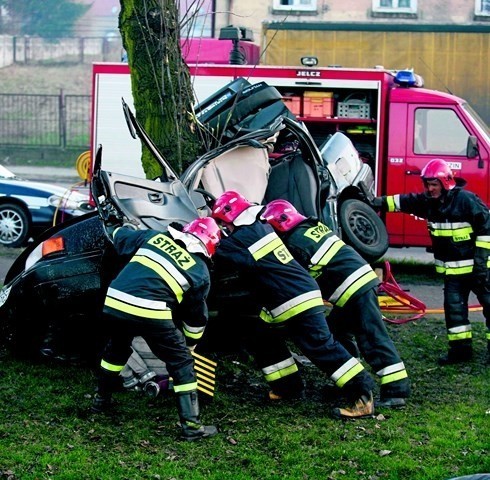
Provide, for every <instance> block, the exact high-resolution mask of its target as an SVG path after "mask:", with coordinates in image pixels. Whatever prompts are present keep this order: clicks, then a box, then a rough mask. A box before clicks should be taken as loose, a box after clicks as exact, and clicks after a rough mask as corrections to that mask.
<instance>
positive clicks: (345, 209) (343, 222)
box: [339, 199, 389, 263]
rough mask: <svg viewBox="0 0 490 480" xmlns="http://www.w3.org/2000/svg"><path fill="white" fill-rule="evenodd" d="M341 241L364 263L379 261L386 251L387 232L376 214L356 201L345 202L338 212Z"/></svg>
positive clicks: (387, 245) (387, 243) (387, 244)
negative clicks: (359, 256)
mask: <svg viewBox="0 0 490 480" xmlns="http://www.w3.org/2000/svg"><path fill="white" fill-rule="evenodd" d="M339 222H340V227H341V231H342V240H344V242H345V243H347V244H348V245H350V246H351V247H353V248H354V249H355V250H356V251H357V252H358V253H359V254H360V255H361V256H362V257H363V258H364V259H365V260H366V261H368V262H369V263H373V262H375V261H376V260H379V259H380V258H381V257H382V256H383V255H384V254H385V253H386V250H388V247H389V242H388V232H387V231H386V226H385V224H384V223H383V221H382V220H381V218H379V216H378V215H377V213H376V212H375V211H374V210H373V209H372V208H371V207H370V206H369V205H366V204H365V203H363V202H361V201H360V200H356V199H348V200H345V201H344V202H343V203H342V204H341V206H340V211H339Z"/></svg>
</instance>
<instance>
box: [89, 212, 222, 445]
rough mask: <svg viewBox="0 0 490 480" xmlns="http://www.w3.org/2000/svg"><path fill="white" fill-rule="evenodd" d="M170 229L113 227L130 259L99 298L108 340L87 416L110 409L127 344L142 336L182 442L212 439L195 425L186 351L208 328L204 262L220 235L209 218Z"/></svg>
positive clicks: (122, 251) (207, 280)
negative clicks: (162, 377) (170, 389)
mask: <svg viewBox="0 0 490 480" xmlns="http://www.w3.org/2000/svg"><path fill="white" fill-rule="evenodd" d="M172 225H173V226H169V227H168V228H167V230H166V231H156V230H132V229H129V228H126V227H118V228H116V229H115V230H114V232H113V234H112V237H113V243H114V247H115V249H116V251H117V253H118V254H119V255H121V256H123V257H126V256H127V257H129V258H130V260H129V261H128V263H127V264H126V265H125V266H124V268H123V269H122V270H121V272H120V273H119V274H118V275H117V277H116V278H115V279H114V280H113V281H112V282H111V284H110V286H109V289H108V292H107V295H106V298H105V302H104V309H103V313H104V315H105V317H106V318H107V320H108V326H109V330H110V340H109V342H108V343H107V345H106V347H105V349H104V351H103V354H102V360H101V363H100V368H99V375H98V386H97V393H96V394H95V397H94V399H93V403H92V411H94V412H104V411H107V410H108V409H109V408H110V406H111V403H112V393H113V392H114V391H116V389H117V388H118V386H119V383H120V379H121V377H120V376H119V373H120V372H121V370H122V369H123V368H124V365H125V364H126V362H127V360H128V358H129V357H130V355H131V342H132V340H133V338H134V337H135V336H141V337H143V338H144V339H145V340H146V342H147V344H148V346H149V347H150V349H151V350H152V352H153V353H154V354H155V355H156V356H157V357H158V358H159V359H161V360H162V361H164V362H165V364H166V366H167V369H168V372H169V375H170V376H171V377H172V378H173V384H174V393H175V394H176V395H175V397H176V401H177V410H178V413H179V417H180V424H181V427H182V438H183V439H185V440H188V441H193V440H198V439H201V438H205V437H211V436H213V435H215V434H216V433H217V429H216V428H215V427H214V426H207V425H202V424H201V421H200V419H199V404H198V398H197V381H196V375H195V372H194V361H193V358H192V355H191V353H190V349H192V348H194V347H195V345H196V343H197V342H198V341H199V339H200V338H201V336H202V334H203V332H204V328H205V325H206V322H207V313H208V312H207V305H206V298H207V295H208V292H209V288H210V276H209V270H208V265H207V263H208V261H209V259H210V258H211V257H212V255H213V254H214V253H215V249H216V246H217V244H218V243H219V240H220V237H221V233H220V230H219V227H218V225H217V224H216V222H215V221H214V220H213V219H212V218H210V217H206V218H200V219H196V220H194V221H192V222H191V223H188V224H187V225H185V226H184V227H183V229H182V231H180V229H179V228H177V227H178V225H177V224H172ZM174 311H175V313H178V314H179V318H183V319H185V320H183V321H182V327H181V328H182V330H181V329H180V328H177V326H176V324H175V323H174V320H173V317H174V315H173V313H174Z"/></svg>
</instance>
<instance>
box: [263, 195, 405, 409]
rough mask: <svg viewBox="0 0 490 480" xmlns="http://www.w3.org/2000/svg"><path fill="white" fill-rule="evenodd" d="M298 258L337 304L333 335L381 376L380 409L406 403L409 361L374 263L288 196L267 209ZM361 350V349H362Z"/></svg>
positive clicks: (267, 217) (268, 217) (265, 215)
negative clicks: (387, 319)
mask: <svg viewBox="0 0 490 480" xmlns="http://www.w3.org/2000/svg"><path fill="white" fill-rule="evenodd" d="M261 219H263V220H265V221H267V222H268V223H269V224H270V225H271V226H272V227H273V228H274V230H275V231H276V232H277V233H278V234H279V235H280V237H281V239H282V240H283V242H284V243H285V245H286V247H287V248H288V250H289V251H290V252H291V254H292V255H293V257H294V258H295V260H297V261H298V263H299V264H300V265H302V266H303V267H304V268H306V269H307V270H308V271H309V273H310V275H311V276H312V277H313V278H315V279H316V281H317V283H318V285H319V286H320V290H321V292H322V295H323V298H324V299H326V300H328V301H329V302H330V303H331V304H332V305H333V308H332V311H331V312H330V314H329V316H328V318H327V322H328V325H329V327H330V330H331V332H332V334H333V335H334V337H335V338H336V339H337V340H338V341H339V342H340V343H342V344H343V345H344V347H345V348H346V349H347V350H348V351H349V352H350V353H351V354H352V355H355V356H359V351H360V353H361V355H362V357H363V358H364V359H365V360H366V362H367V363H368V364H369V365H370V366H371V368H372V369H373V370H374V371H375V372H376V375H377V376H378V377H379V379H380V400H379V402H377V403H376V405H377V406H381V407H403V406H405V404H406V401H405V399H406V398H408V397H409V396H410V383H409V381H408V374H407V371H406V369H405V365H404V363H403V362H402V360H401V358H400V355H399V354H398V352H397V350H396V347H395V345H394V344H393V341H392V340H391V338H390V336H389V334H388V331H387V329H386V326H385V324H384V321H383V316H382V314H381V310H380V308H379V302H378V297H377V286H378V285H379V279H378V277H377V275H376V273H375V272H374V271H373V269H372V268H371V266H370V265H369V264H368V263H367V262H366V261H365V260H364V259H363V258H362V257H361V256H360V255H359V254H358V253H357V252H356V251H355V250H354V249H353V248H352V247H350V246H349V245H346V244H345V243H344V242H343V241H342V240H341V239H340V238H339V237H337V235H335V234H334V233H333V232H332V230H330V229H329V228H328V227H327V226H326V225H324V224H323V223H321V222H319V221H318V220H316V219H314V218H307V217H305V216H303V215H301V214H300V213H299V212H298V211H297V210H296V208H295V207H294V206H293V205H292V204H291V203H289V202H288V201H286V200H273V201H272V202H270V203H268V204H267V206H266V209H265V210H264V211H263V212H262V215H261ZM358 349H359V350H358Z"/></svg>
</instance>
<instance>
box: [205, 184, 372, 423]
mask: <svg viewBox="0 0 490 480" xmlns="http://www.w3.org/2000/svg"><path fill="white" fill-rule="evenodd" d="M263 209H264V207H263V206H262V205H255V204H252V203H250V202H249V201H248V200H247V199H245V198H244V197H243V196H242V195H241V194H239V193H237V192H234V191H227V192H225V193H223V194H222V195H221V196H220V197H219V198H218V199H217V200H216V202H215V203H214V206H213V208H212V216H213V217H214V218H215V219H216V220H217V221H218V223H220V224H221V226H222V227H223V232H226V231H228V236H226V235H225V234H223V239H222V241H221V243H220V246H219V248H218V249H217V251H216V257H215V266H216V268H217V269H218V268H220V267H222V266H223V265H225V266H232V267H235V268H237V269H238V271H239V273H240V275H242V276H243V277H245V279H246V281H247V282H248V284H249V286H250V287H251V289H252V291H253V293H254V298H255V300H256V301H257V306H259V308H258V309H257V313H258V311H259V310H260V307H262V309H261V311H260V318H261V319H262V321H263V322H265V324H264V323H262V322H261V324H262V325H264V326H265V325H267V327H268V328H267V329H266V328H263V331H262V333H261V334H260V335H257V336H256V337H257V338H256V340H257V341H258V342H259V346H261V348H260V349H259V350H258V351H257V358H256V359H257V361H258V363H259V365H260V367H261V368H262V372H263V374H264V376H265V379H266V380H267V381H268V383H269V385H270V387H271V388H272V390H271V392H270V393H269V397H270V398H271V399H272V400H275V399H281V398H284V397H285V396H293V395H294V393H295V389H299V388H300V387H299V385H300V384H301V387H302V382H301V380H300V378H299V372H298V366H297V364H296V362H295V360H294V358H293V357H292V355H291V352H290V351H289V349H288V348H287V347H286V344H285V340H284V339H283V338H282V332H283V331H285V333H287V334H288V335H289V336H290V338H291V339H292V340H293V341H294V343H295V344H296V345H297V346H298V348H300V349H301V351H302V352H303V353H304V354H305V355H307V356H308V358H309V359H310V360H311V361H312V362H313V363H314V364H315V365H316V366H317V367H318V368H319V369H320V370H322V371H323V372H325V373H326V374H327V375H328V376H329V377H330V378H331V379H332V380H333V382H335V384H336V385H337V386H338V387H341V388H343V392H345V393H346V396H347V397H348V401H349V404H348V405H346V406H343V407H339V408H335V409H334V410H333V412H332V413H333V415H334V416H335V417H337V418H361V417H365V416H371V415H373V413H374V401H373V395H372V387H373V381H372V379H371V378H370V376H369V375H368V373H367V372H366V371H365V370H364V367H363V365H362V364H361V363H360V362H359V361H358V360H357V359H356V358H354V357H353V356H352V355H350V354H349V353H348V352H347V350H346V349H345V348H344V347H343V346H342V345H341V344H340V343H338V342H337V341H336V340H335V339H334V338H333V336H332V334H331V333H330V330H329V329H328V325H327V322H326V321H325V310H326V308H325V305H324V303H323V299H322V296H321V292H320V290H319V289H318V285H317V284H316V282H315V281H314V280H313V279H312V278H311V277H310V276H309V275H308V272H306V270H305V269H304V268H303V267H301V265H299V263H297V262H296V261H295V260H294V259H293V257H292V256H291V253H290V252H289V251H288V249H287V248H286V246H285V245H284V243H283V242H282V241H281V239H280V238H279V237H278V235H277V234H276V233H275V232H274V230H273V228H272V227H271V226H270V225H268V224H267V223H266V222H262V221H260V220H259V219H258V217H259V216H260V213H261V211H262V210H263ZM280 327H283V328H280ZM274 329H276V330H274ZM296 393H298V391H296Z"/></svg>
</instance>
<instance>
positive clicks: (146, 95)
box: [119, 0, 202, 178]
mask: <svg viewBox="0 0 490 480" xmlns="http://www.w3.org/2000/svg"><path fill="white" fill-rule="evenodd" d="M120 2H121V13H120V16H119V30H120V32H121V37H122V41H123V47H124V48H125V50H126V52H127V55H128V63H129V67H130V71H131V88H132V92H133V99H134V106H135V110H136V117H137V119H138V121H139V122H140V123H141V124H142V125H143V127H144V128H145V130H146V131H147V132H148V134H149V135H150V137H151V138H152V139H153V141H154V142H155V144H156V145H157V147H158V149H159V150H160V152H161V153H162V154H163V155H164V156H165V158H166V159H167V161H168V162H169V163H170V164H171V165H172V166H173V168H174V169H175V170H176V171H177V172H178V173H181V172H182V170H183V169H184V168H185V167H186V166H187V164H188V163H190V162H192V161H193V160H194V159H195V158H196V156H197V155H198V154H199V153H200V152H201V149H202V142H201V141H200V140H199V136H198V135H196V130H197V128H198V127H197V124H196V122H195V120H194V117H193V115H192V106H193V104H194V94H193V90H192V83H191V78H190V74H189V69H188V67H187V65H186V63H185V62H184V60H183V58H182V53H181V47H180V33H181V24H180V22H179V2H178V0H120ZM183 19H184V22H185V23H186V24H187V25H188V23H189V22H190V21H191V20H190V18H189V17H188V16H186V15H184V16H183ZM142 164H143V169H144V171H145V174H146V176H147V177H148V178H154V177H156V176H158V175H159V174H160V173H161V172H160V171H159V166H158V165H157V164H156V162H154V160H153V158H152V157H151V155H150V152H149V151H148V150H147V149H146V148H143V152H142Z"/></svg>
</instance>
